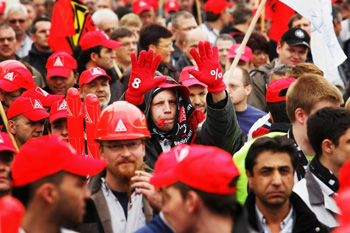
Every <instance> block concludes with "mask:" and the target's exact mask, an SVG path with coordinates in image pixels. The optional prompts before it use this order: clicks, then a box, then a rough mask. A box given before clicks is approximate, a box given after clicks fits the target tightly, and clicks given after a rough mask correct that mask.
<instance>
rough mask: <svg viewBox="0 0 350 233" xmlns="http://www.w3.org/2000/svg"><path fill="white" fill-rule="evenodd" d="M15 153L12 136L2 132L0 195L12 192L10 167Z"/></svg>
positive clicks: (0, 134)
mask: <svg viewBox="0 0 350 233" xmlns="http://www.w3.org/2000/svg"><path fill="white" fill-rule="evenodd" d="M15 153H16V149H15V147H14V146H13V143H12V141H11V139H10V137H9V136H8V135H7V134H6V133H2V132H0V197H2V196H5V195H9V194H10V193H11V186H12V185H11V183H10V169H11V163H12V160H13V158H14V155H15Z"/></svg>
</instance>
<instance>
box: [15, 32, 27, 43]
mask: <svg viewBox="0 0 350 233" xmlns="http://www.w3.org/2000/svg"><path fill="white" fill-rule="evenodd" d="M25 38H26V34H25V33H23V34H20V35H18V34H17V35H16V40H17V44H18V43H19V44H22V42H23V41H24V39H25Z"/></svg>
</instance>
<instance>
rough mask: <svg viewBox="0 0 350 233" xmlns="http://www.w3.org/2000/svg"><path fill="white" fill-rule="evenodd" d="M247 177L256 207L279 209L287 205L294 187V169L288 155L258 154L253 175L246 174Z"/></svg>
mask: <svg viewBox="0 0 350 233" xmlns="http://www.w3.org/2000/svg"><path fill="white" fill-rule="evenodd" d="M247 175H248V183H249V188H251V189H252V190H253V192H254V193H255V196H256V204H257V205H258V207H259V206H263V207H267V208H280V207H282V206H285V205H289V197H290V195H291V193H292V190H293V185H294V169H293V165H292V161H291V159H290V156H289V154H288V153H286V152H272V151H264V152H262V153H260V154H259V155H258V156H257V158H256V164H255V165H254V167H253V174H249V172H247ZM260 208H261V207H260Z"/></svg>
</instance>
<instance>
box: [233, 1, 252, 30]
mask: <svg viewBox="0 0 350 233" xmlns="http://www.w3.org/2000/svg"><path fill="white" fill-rule="evenodd" d="M252 15H253V11H252V9H251V8H249V7H247V6H246V5H245V4H242V3H241V4H238V5H236V7H235V9H234V10H233V12H232V17H233V25H237V24H244V23H246V22H248V20H249V19H250V18H251V17H252Z"/></svg>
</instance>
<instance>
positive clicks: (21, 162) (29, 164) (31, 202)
mask: <svg viewBox="0 0 350 233" xmlns="http://www.w3.org/2000/svg"><path fill="white" fill-rule="evenodd" d="M105 166H106V161H103V160H97V159H92V158H86V157H84V156H81V155H80V154H78V153H77V152H76V151H75V150H74V149H73V147H72V146H70V145H69V144H68V143H66V142H64V141H63V140H62V139H61V138H59V137H57V136H44V137H41V138H38V139H35V140H34V139H31V140H29V141H28V142H27V143H26V144H25V145H24V146H23V147H22V148H21V150H20V152H19V153H18V154H17V155H16V158H15V159H14V162H13V166H12V181H13V186H14V188H13V196H14V197H16V198H17V199H19V200H20V201H21V202H22V204H23V205H24V206H25V208H26V211H25V214H24V216H23V219H22V223H21V228H20V229H19V232H21V233H23V232H27V233H33V232H46V233H57V232H61V233H68V232H71V233H73V232H72V231H69V230H66V229H62V227H67V226H75V225H77V224H79V223H81V222H82V220H83V215H84V206H85V202H84V201H85V200H86V199H88V198H89V197H90V194H89V192H88V190H87V188H86V177H87V176H92V175H95V174H97V173H99V172H100V171H101V170H103V168H104V167H105Z"/></svg>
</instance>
